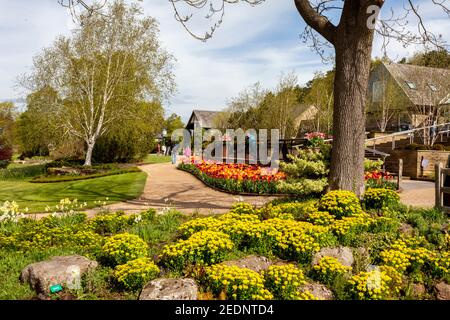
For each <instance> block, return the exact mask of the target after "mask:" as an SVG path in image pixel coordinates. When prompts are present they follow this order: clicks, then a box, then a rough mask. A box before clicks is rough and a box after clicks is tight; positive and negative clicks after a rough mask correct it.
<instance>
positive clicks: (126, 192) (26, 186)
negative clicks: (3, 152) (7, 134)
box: [0, 172, 147, 213]
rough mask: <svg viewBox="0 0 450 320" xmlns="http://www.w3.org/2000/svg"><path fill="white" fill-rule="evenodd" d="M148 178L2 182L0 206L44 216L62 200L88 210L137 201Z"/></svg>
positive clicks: (134, 175) (133, 175)
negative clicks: (101, 204) (8, 203)
mask: <svg viewBox="0 0 450 320" xmlns="http://www.w3.org/2000/svg"><path fill="white" fill-rule="evenodd" d="M146 178H147V175H146V174H145V173H144V172H136V173H127V174H121V175H114V176H108V177H102V178H96V179H89V180H82V181H70V182H59V183H30V182H28V181H27V180H26V179H23V178H22V179H15V180H12V179H11V180H1V181H0V203H1V202H4V201H16V202H17V203H18V204H19V206H20V207H21V208H25V207H28V208H29V210H30V212H32V213H33V212H34V213H36V212H44V211H45V207H46V206H54V205H56V204H58V203H59V201H60V200H61V199H64V198H70V199H78V202H82V203H83V202H86V203H87V204H88V206H87V208H93V207H96V206H97V205H96V204H95V203H94V202H95V201H103V200H105V199H106V198H108V201H107V203H114V202H120V201H124V200H131V199H135V198H137V197H138V196H139V195H140V194H141V193H142V190H143V189H144V185H145V181H146Z"/></svg>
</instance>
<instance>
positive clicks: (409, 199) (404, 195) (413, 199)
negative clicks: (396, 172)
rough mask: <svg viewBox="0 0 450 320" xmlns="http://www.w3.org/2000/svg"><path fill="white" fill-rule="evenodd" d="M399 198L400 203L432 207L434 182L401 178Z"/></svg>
mask: <svg viewBox="0 0 450 320" xmlns="http://www.w3.org/2000/svg"><path fill="white" fill-rule="evenodd" d="M401 189H402V191H401V192H400V200H401V202H402V203H404V204H406V205H409V206H413V207H422V208H432V207H434V197H435V196H434V182H429V181H418V180H403V181H402V183H401Z"/></svg>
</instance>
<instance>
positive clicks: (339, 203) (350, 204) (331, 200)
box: [319, 190, 362, 218]
mask: <svg viewBox="0 0 450 320" xmlns="http://www.w3.org/2000/svg"><path fill="white" fill-rule="evenodd" d="M319 210H320V211H326V212H328V213H330V214H332V215H333V216H335V217H336V218H342V217H347V216H351V215H355V214H358V213H361V211H362V209H361V204H360V202H359V199H358V197H357V196H356V195H355V194H354V193H353V192H351V191H345V190H335V191H330V192H328V193H327V194H326V195H324V196H323V197H322V199H320V201H319Z"/></svg>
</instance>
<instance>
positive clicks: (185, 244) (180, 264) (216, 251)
mask: <svg viewBox="0 0 450 320" xmlns="http://www.w3.org/2000/svg"><path fill="white" fill-rule="evenodd" d="M233 247H234V244H233V242H232V241H231V239H230V237H229V236H228V235H227V234H225V233H222V232H215V231H207V230H205V231H200V232H197V233H194V234H193V235H192V236H190V237H189V238H188V239H187V240H179V241H178V242H176V243H174V244H169V245H167V246H165V247H164V249H163V251H162V254H161V261H162V262H163V263H164V264H165V265H166V266H167V267H169V268H171V269H173V270H177V271H181V270H183V269H184V268H185V267H186V266H187V265H189V264H194V265H210V264H214V263H218V262H221V261H222V260H223V259H224V257H225V255H226V254H227V253H228V252H229V251H231V250H232V249H233Z"/></svg>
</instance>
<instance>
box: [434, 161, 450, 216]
mask: <svg viewBox="0 0 450 320" xmlns="http://www.w3.org/2000/svg"><path fill="white" fill-rule="evenodd" d="M447 176H450V168H443V167H442V163H438V164H436V166H435V178H436V180H435V184H436V185H435V192H436V193H435V207H436V208H437V209H440V210H443V211H446V212H447V213H449V212H450V207H448V206H445V205H444V194H450V187H446V186H444V182H445V178H446V177H447Z"/></svg>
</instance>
